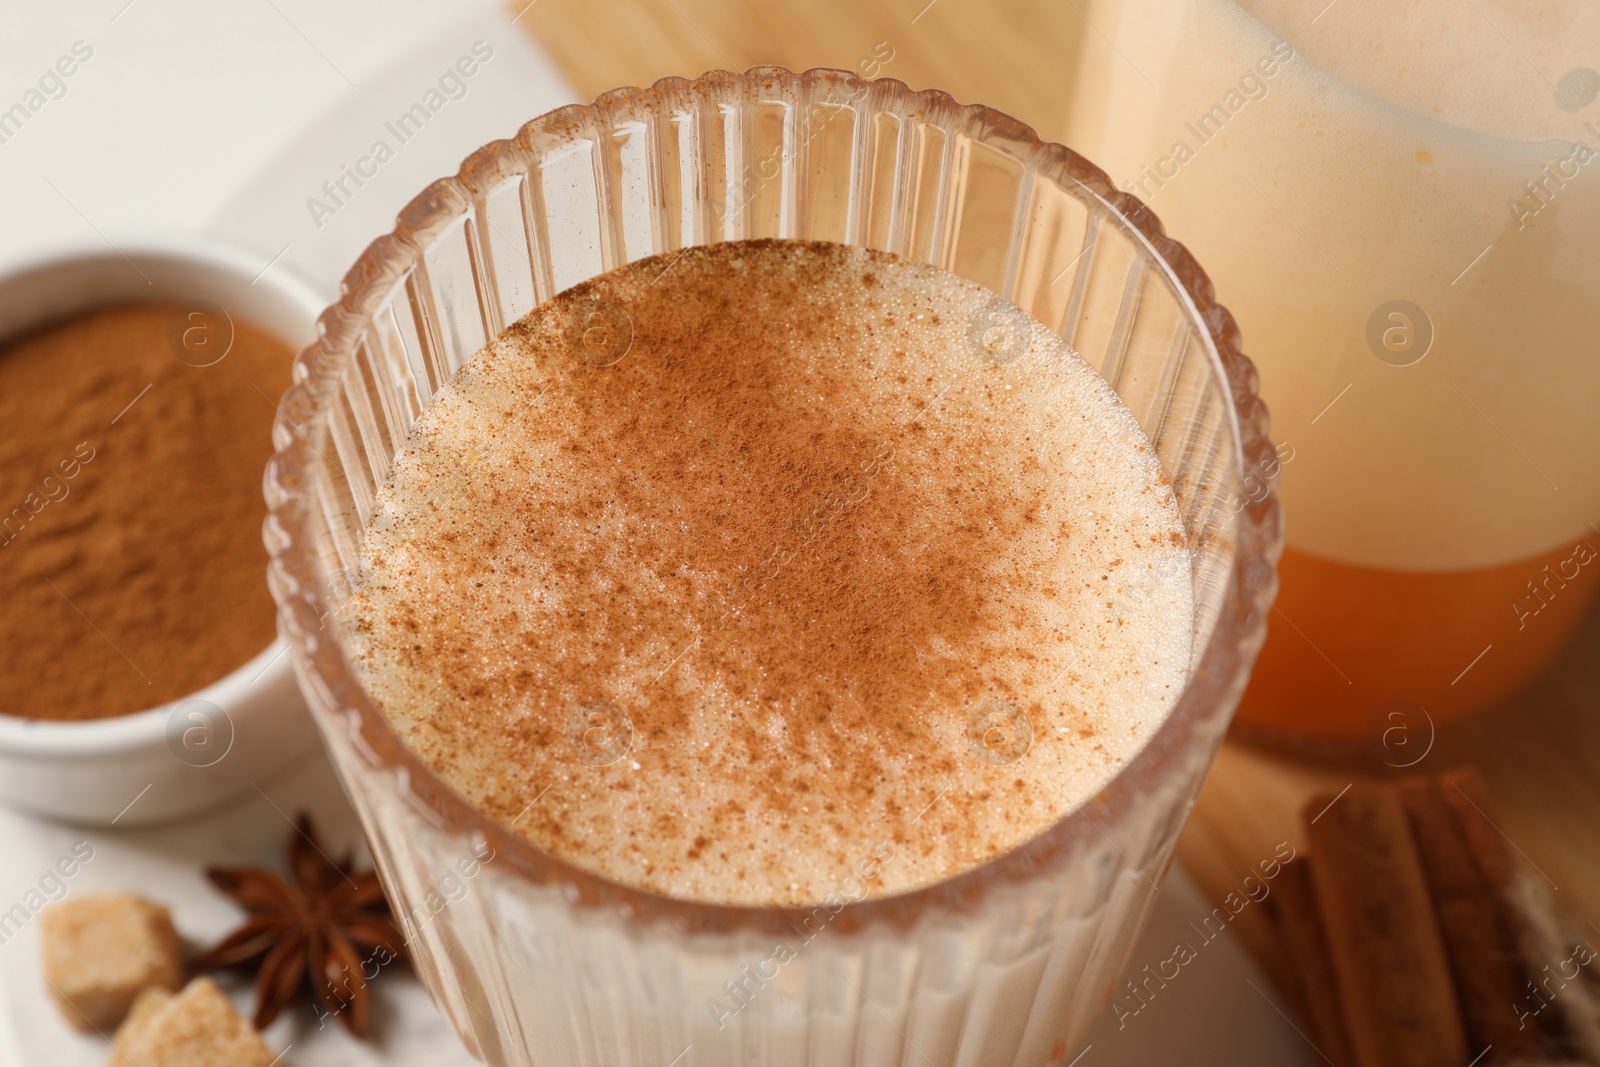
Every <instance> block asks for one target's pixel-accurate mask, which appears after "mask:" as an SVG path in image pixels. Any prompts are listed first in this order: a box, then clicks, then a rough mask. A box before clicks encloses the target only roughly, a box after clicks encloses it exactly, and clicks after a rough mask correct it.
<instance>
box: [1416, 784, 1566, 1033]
mask: <svg viewBox="0 0 1600 1067" xmlns="http://www.w3.org/2000/svg"><path fill="white" fill-rule="evenodd" d="M1448 788H1450V787H1449V786H1446V785H1443V784H1442V783H1441V782H1440V781H1439V780H1438V779H1428V780H1418V781H1412V782H1407V783H1405V784H1403V785H1402V786H1401V787H1400V799H1401V802H1402V803H1403V804H1404V805H1405V810H1406V814H1407V816H1408V817H1409V818H1410V820H1411V828H1412V831H1413V833H1414V834H1415V837H1416V843H1417V852H1418V855H1419V856H1420V857H1421V859H1422V866H1423V869H1424V871H1425V872H1426V874H1427V880H1428V888H1429V891H1430V893H1431V894H1432V897H1433V906H1434V911H1435V913H1436V914H1437V915H1438V919H1439V926H1440V929H1441V930H1442V931H1443V933H1444V942H1445V950H1446V953H1447V955H1448V957H1449V960H1450V971H1451V973H1452V974H1453V975H1454V976H1455V986H1456V993H1457V994H1458V995H1459V997H1460V998H1461V1010H1462V1015H1463V1017H1464V1021H1465V1023H1466V1028H1467V1035H1468V1037H1469V1038H1471V1041H1472V1046H1473V1048H1475V1049H1482V1048H1485V1047H1487V1046H1493V1048H1494V1053H1493V1056H1494V1062H1497V1063H1503V1062H1507V1061H1510V1060H1516V1059H1524V1058H1526V1059H1536V1058H1540V1057H1549V1056H1551V1055H1553V1054H1554V1053H1555V1052H1556V1049H1555V1048H1553V1047H1552V1046H1551V1045H1549V1043H1547V1042H1546V1040H1545V1038H1544V1034H1543V1032H1542V1031H1541V1028H1540V1027H1539V1026H1537V1025H1532V1026H1530V1025H1527V1024H1526V1022H1525V1021H1522V1020H1519V1018H1518V1015H1517V1010H1516V1005H1518V1004H1520V1003H1521V1002H1522V1000H1523V999H1524V996H1525V983H1526V982H1527V979H1528V975H1527V970H1526V967H1525V966H1524V965H1523V962H1522V959H1521V956H1520V954H1519V953H1518V951H1517V945H1516V939H1515V936H1514V934H1513V932H1512V928H1511V926H1510V922H1509V918H1508V916H1507V914H1506V911H1505V906H1504V904H1503V903H1502V902H1501V899H1500V896H1499V894H1498V893H1496V892H1495V889H1494V887H1493V886H1491V885H1490V884H1489V881H1488V879H1487V878H1486V877H1485V875H1484V874H1483V871H1482V870H1481V869H1480V868H1479V866H1478V864H1477V863H1476V862H1475V861H1474V858H1473V853H1472V852H1471V850H1470V849H1469V846H1468V843H1467V836H1466V833H1465V831H1464V829H1463V827H1462V825H1461V824H1460V822H1458V821H1457V818H1456V813H1455V811H1454V809H1453V808H1452V806H1451V804H1450V802H1449V801H1448V799H1447V798H1446V796H1445V790H1446V789H1448ZM1474 818H1480V817H1479V816H1477V815H1474ZM1480 821H1481V818H1480Z"/></svg>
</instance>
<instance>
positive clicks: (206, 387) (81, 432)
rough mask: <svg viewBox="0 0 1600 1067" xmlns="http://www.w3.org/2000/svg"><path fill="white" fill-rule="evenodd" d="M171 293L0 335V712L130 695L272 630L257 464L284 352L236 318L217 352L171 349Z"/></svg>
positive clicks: (86, 711) (205, 671) (132, 701)
mask: <svg viewBox="0 0 1600 1067" xmlns="http://www.w3.org/2000/svg"><path fill="white" fill-rule="evenodd" d="M177 311H178V308H177V307H175V306H174V305H170V304H141V305H128V306H120V307H112V308H106V309H102V310H98V311H94V312H91V313H88V314H85V315H81V316H79V317H76V318H73V319H70V320H67V321H64V322H61V323H58V324H56V325H53V326H49V327H46V328H44V329H42V330H39V331H36V332H34V333H32V334H29V335H27V336H24V337H21V338H18V339H15V340H13V341H11V342H9V343H7V344H6V345H5V346H4V348H3V349H0V427H4V433H3V434H0V648H4V649H5V650H6V654H5V660H4V668H3V669H0V713H5V714H9V715H20V716H28V717H36V718H44V719H96V718H105V717H108V716H113V715H123V714H127V713H129V712H133V711H139V710H141V709H144V708H149V707H154V706H157V705H159V704H162V703H165V702H167V701H171V700H174V699H177V698H180V697H182V696H184V695H186V694H188V693H192V692H194V691H195V690H198V689H200V688H203V687H204V686H206V685H208V684H210V683H211V682H214V681H216V680H217V679H219V678H221V677H222V676H223V675H225V674H227V673H228V672H229V671H231V670H233V669H234V668H236V667H238V666H240V665H242V664H243V663H245V662H246V661H247V660H249V659H250V658H251V657H252V656H254V655H255V654H256V653H258V652H260V651H261V650H262V649H264V648H266V646H267V645H268V644H269V643H270V642H271V641H272V637H273V607H272V598H271V596H270V595H269V593H268V592H267V588H266V580H265V577H264V576H265V570H266V559H267V557H266V551H265V549H264V548H263V547H262V544H261V533H260V530H261V521H262V519H263V518H264V517H265V514H266V505H265V504H264V503H263V501H262V495H261V471H262V469H263V468H264V466H265V465H266V462H267V459H268V458H269V457H270V456H271V454H272V442H271V425H272V420H273V418H274V416H275V412H274V408H273V403H274V401H275V400H276V398H277V397H279V396H281V395H282V394H283V391H284V389H286V388H287V387H288V383H289V367H290V363H291V361H292V353H291V352H290V351H289V349H288V348H287V346H285V345H284V344H283V343H281V342H280V341H278V340H276V339H275V338H273V337H270V336H268V335H267V334H265V333H262V332H261V331H259V330H256V329H254V328H253V327H251V326H249V325H248V324H246V323H244V322H242V321H239V320H237V319H235V320H234V322H233V330H234V338H233V344H232V347H231V348H230V349H229V350H228V352H227V355H226V356H225V357H224V358H222V359H221V360H220V362H217V363H215V364H214V365H211V366H205V367H199V366H192V365H190V364H189V363H185V362H180V361H179V359H178V358H177V357H176V356H175V355H174V353H173V349H172V347H171V345H170V344H169V340H168V327H169V321H170V320H171V319H172V316H173V315H174V314H175V313H176V312H177ZM216 329H217V330H218V333H217V334H216V339H218V340H220V339H221V337H222V333H223V331H225V327H224V326H222V325H220V324H217V325H216ZM191 362H192V361H191Z"/></svg>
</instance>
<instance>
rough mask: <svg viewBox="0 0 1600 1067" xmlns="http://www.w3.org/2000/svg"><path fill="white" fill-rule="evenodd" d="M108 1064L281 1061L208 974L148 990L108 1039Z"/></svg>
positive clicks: (167, 1066) (189, 1066) (254, 1065)
mask: <svg viewBox="0 0 1600 1067" xmlns="http://www.w3.org/2000/svg"><path fill="white" fill-rule="evenodd" d="M112 1046H113V1047H112V1050H111V1056H110V1058H109V1059H107V1060H106V1067H273V1065H274V1064H277V1063H279V1062H280V1061H279V1060H278V1059H277V1057H275V1056H274V1055H273V1054H272V1051H271V1050H270V1049H268V1048H267V1046H266V1043H265V1042H263V1041H262V1040H261V1035H260V1034H258V1033H256V1031H255V1028H254V1027H252V1026H251V1025H250V1024H249V1023H247V1022H245V1020H244V1018H243V1017H242V1016H240V1014H239V1013H238V1012H236V1011H234V1010H233V1005H232V1004H230V1003H229V1002H228V998H227V997H225V996H223V995H222V990H220V989H218V988H217V986H216V983H214V982H213V981H211V979H209V978H196V979H195V980H194V981H192V982H190V983H189V984H188V985H186V986H184V987H183V990H182V992H179V993H176V994H171V993H165V992H162V991H159V990H154V989H152V990H149V991H147V992H145V993H144V994H142V995H141V996H140V997H139V1000H138V1001H137V1002H136V1003H135V1004H134V1006H133V1009H132V1010H131V1011H130V1012H129V1013H128V1018H127V1021H126V1022H124V1023H123V1024H122V1027H121V1028H120V1029H119V1030H118V1031H117V1036H116V1037H114V1038H112Z"/></svg>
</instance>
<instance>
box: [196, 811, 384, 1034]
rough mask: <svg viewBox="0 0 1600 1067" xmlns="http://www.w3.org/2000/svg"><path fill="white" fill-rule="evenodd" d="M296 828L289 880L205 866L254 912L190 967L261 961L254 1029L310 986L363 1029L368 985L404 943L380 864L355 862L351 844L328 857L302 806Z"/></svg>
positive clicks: (351, 1025)
mask: <svg viewBox="0 0 1600 1067" xmlns="http://www.w3.org/2000/svg"><path fill="white" fill-rule="evenodd" d="M295 830H296V832H295V834H294V835H293V836H291V837H290V838H289V872H290V874H291V875H292V876H293V879H294V880H293V882H290V881H287V880H285V879H284V878H283V876H282V875H280V874H278V872H276V871H273V870H269V869H268V868H266V867H212V868H209V869H207V871H206V877H207V878H209V879H210V880H211V884H212V885H214V886H216V887H217V888H218V889H220V890H222V891H223V892H224V893H226V894H228V896H230V897H232V898H233V899H234V900H235V901H236V902H237V903H238V904H239V905H240V906H241V907H243V908H244V909H245V910H246V911H247V912H249V913H250V917H249V919H247V920H246V921H245V923H244V925H243V926H240V927H239V928H238V929H237V930H235V931H234V932H233V933H231V934H229V935H228V936H227V937H226V938H224V939H223V940H222V942H221V943H220V944H218V945H217V946H216V947H215V948H213V949H211V950H210V951H209V952H207V953H205V954H204V955H202V956H201V957H200V958H199V959H198V960H196V961H195V966H196V967H197V968H198V969H200V970H214V969H217V968H221V967H242V966H249V965H255V966H256V967H257V968H258V970H257V975H256V1015H255V1025H256V1028H257V1029H261V1028H263V1027H265V1026H266V1025H267V1024H268V1023H270V1022H272V1020H274V1019H276V1018H277V1017H278V1013H279V1012H281V1011H282V1010H283V1008H284V1005H286V1004H288V1003H289V1001H290V999H291V998H292V997H294V995H295V994H296V993H297V992H298V991H299V990H300V989H302V988H304V987H306V986H309V987H310V989H311V992H312V993H313V994H314V995H315V996H316V998H317V1001H318V1002H319V1003H320V1004H321V1005H322V1007H323V1008H324V1009H325V1010H326V1013H327V1014H328V1015H334V1016H337V1017H338V1019H339V1020H340V1021H341V1022H342V1023H344V1025H345V1028H346V1029H347V1030H349V1031H350V1032H351V1033H352V1034H354V1035H355V1036H357V1037H364V1036H366V1032H367V984H368V983H369V982H370V981H371V980H372V979H373V978H375V977H376V976H377V974H378V971H379V970H380V969H382V967H383V966H384V965H385V964H387V963H390V962H392V961H394V960H396V959H400V958H403V957H404V956H405V944H404V941H403V939H402V938H401V936H400V932H399V931H398V930H397V929H396V928H395V925H394V921H393V919H392V918H391V917H390V913H389V902H388V901H387V900H385V899H384V896H383V887H382V886H381V885H380V884H379V883H378V876H377V873H376V872H374V871H370V870H367V871H357V870H354V869H353V866H352V862H351V860H352V857H351V856H350V854H348V853H346V854H345V856H344V857H343V858H342V860H340V861H339V862H335V861H333V860H331V859H329V858H328V855H327V854H326V853H325V852H324V851H323V849H322V846H321V844H320V843H319V842H318V840H317V835H316V831H315V830H314V829H313V828H312V826H311V820H310V818H309V817H307V816H305V815H301V816H300V818H299V821H298V822H297V823H296V825H295ZM325 1017H326V1016H324V1018H325Z"/></svg>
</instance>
